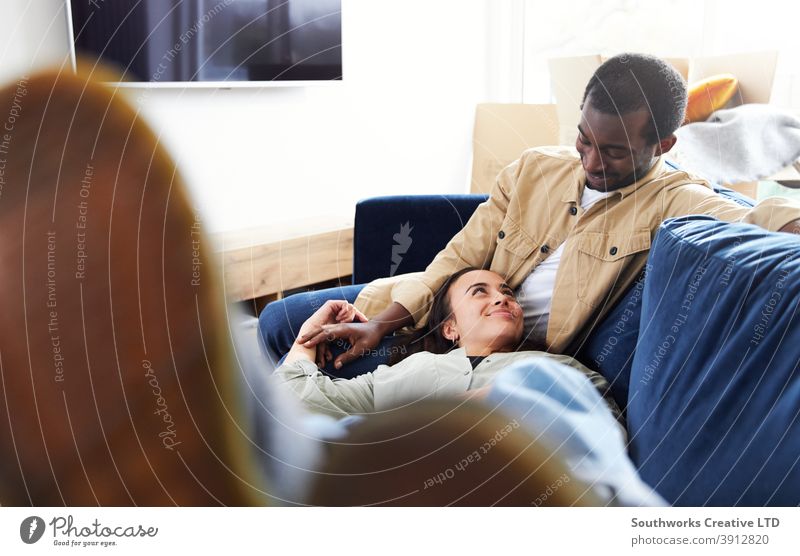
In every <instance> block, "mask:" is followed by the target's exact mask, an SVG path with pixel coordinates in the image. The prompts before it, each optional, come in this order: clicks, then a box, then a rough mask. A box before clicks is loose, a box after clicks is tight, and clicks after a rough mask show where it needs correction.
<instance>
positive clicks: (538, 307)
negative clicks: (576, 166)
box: [517, 187, 611, 342]
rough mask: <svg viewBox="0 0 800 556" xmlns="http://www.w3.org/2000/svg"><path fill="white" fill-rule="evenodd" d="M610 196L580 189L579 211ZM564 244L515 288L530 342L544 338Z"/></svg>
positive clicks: (587, 189)
mask: <svg viewBox="0 0 800 556" xmlns="http://www.w3.org/2000/svg"><path fill="white" fill-rule="evenodd" d="M610 194H611V193H606V192H602V191H595V190H593V189H589V188H588V187H584V188H583V195H582V196H581V208H582V209H583V210H584V211H586V210H588V209H589V207H591V206H592V205H593V204H595V203H596V202H597V201H599V200H601V199H604V198H606V197H608V196H609V195H610ZM566 244H567V242H564V243H562V244H561V245H559V247H558V249H556V250H555V251H553V252H552V253H551V254H550V256H549V257H547V258H546V259H545V260H543V261H542V262H541V263H539V266H537V267H536V268H535V269H533V272H531V273H530V274H529V275H528V277H527V278H525V281H524V282H522V284H520V286H519V288H518V289H517V300H518V301H519V303H520V305H522V314H523V316H524V319H525V334H526V335H528V336H527V337H528V338H530V339H531V340H534V341H539V342H544V340H545V337H546V336H547V321H548V320H549V318H550V307H551V305H552V303H553V288H555V285H556V274H557V273H558V263H559V262H561V254H562V253H563V252H564V246H565V245H566Z"/></svg>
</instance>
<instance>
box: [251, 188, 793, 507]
mask: <svg viewBox="0 0 800 556" xmlns="http://www.w3.org/2000/svg"><path fill="white" fill-rule="evenodd" d="M718 192H719V193H720V194H722V195H725V196H728V197H730V198H733V199H734V200H736V201H737V202H739V203H741V204H743V205H752V201H750V200H749V199H747V198H745V197H742V196H741V195H739V194H737V193H735V192H733V191H731V190H728V189H724V188H718ZM485 198H486V197H485V196H482V195H454V196H404V197H381V198H374V199H368V200H365V201H362V202H360V203H359V204H358V206H357V210H356V222H355V247H354V270H353V282H354V283H355V284H363V283H365V282H369V281H370V280H373V279H375V278H380V277H385V276H388V275H394V274H401V273H407V272H414V271H419V270H423V269H424V268H425V266H427V264H428V263H429V262H430V260H431V259H432V258H433V257H434V256H435V254H436V253H438V251H439V250H440V249H441V248H443V247H444V246H445V245H446V243H447V242H448V241H449V239H450V238H451V237H452V236H453V235H454V234H455V233H456V232H457V231H458V230H460V229H461V227H463V225H464V223H466V221H467V220H468V219H469V216H470V215H471V214H472V211H474V209H475V208H476V207H477V205H478V204H480V203H481V202H482V201H483V200H485ZM795 254H797V255H798V257H797V259H798V260H795V258H794V255H795ZM698 269H703V270H700V271H698ZM698 272H701V276H702V279H700V280H697V276H698ZM776 284H780V286H777V285H776ZM798 288H800V238H797V237H795V236H791V235H789V234H778V233H769V232H766V231H764V230H762V229H760V228H757V227H754V226H750V225H743V224H727V223H722V222H719V221H717V220H715V219H712V218H708V217H702V216H695V217H687V218H680V219H673V220H669V221H667V222H665V223H664V225H662V227H661V229H660V230H659V232H658V234H657V236H656V238H655V240H654V243H653V246H652V248H651V253H650V257H649V259H648V265H647V268H646V272H645V273H643V275H642V276H641V277H640V279H639V280H638V281H637V282H636V283H634V284H633V285H632V286H631V288H630V290H629V291H628V292H627V294H626V295H625V296H623V298H622V299H621V300H620V301H619V302H618V303H617V304H616V305H615V307H613V308H612V309H611V311H610V312H609V313H608V315H607V316H606V317H605V319H604V320H603V321H602V322H601V323H599V324H598V326H596V327H595V329H594V330H593V332H592V334H591V335H590V336H589V337H588V338H587V339H586V340H585V341H584V342H583V343H582V345H581V346H580V348H579V349H578V350H577V352H576V353H574V354H573V355H575V356H576V357H577V358H578V359H579V360H580V361H582V362H583V363H584V364H586V365H587V366H589V367H590V368H593V369H595V370H597V371H598V372H600V373H601V374H603V375H604V376H605V377H606V378H607V379H608V380H609V382H610V383H611V385H612V393H613V395H614V397H615V398H616V400H617V402H618V403H619V405H620V406H621V407H626V408H627V418H628V424H629V437H630V447H629V448H630V454H631V457H632V459H633V461H634V463H635V464H636V465H637V467H638V469H639V471H640V473H641V475H642V477H643V478H644V479H645V481H647V482H648V483H649V484H650V485H651V486H653V487H654V488H655V489H656V490H657V491H658V492H659V493H660V494H661V495H662V496H664V498H665V499H667V500H668V501H669V502H670V503H672V504H676V505H723V506H728V505H755V506H761V505H797V504H800V434H798V433H800V431H798V426H800V425H798V414H800V378H799V377H798V369H797V367H798V361H800V326H798V323H797V322H796V319H797V318H798V317H797V316H796V309H797V302H798V300H799V299H800V292H797V291H795V290H796V289H798ZM359 290H360V286H349V287H343V288H341V289H337V290H335V291H328V292H314V293H309V294H301V296H311V298H313V297H314V296H317V297H318V298H324V297H328V296H337V297H345V298H349V299H354V298H355V295H356V294H357V292H358V291H359ZM776 292H778V294H779V296H777V295H776ZM300 299H302V298H297V299H295V300H294V301H299V300H300ZM687 299H689V300H690V302H691V303H689V304H688V305H687V302H686V300H687ZM318 303H319V301H316V302H314V303H311V305H315V304H318ZM681 308H684V309H686V310H685V311H684V312H680V311H681ZM765 311H768V312H769V318H766V317H764V316H763V314H764V312H765ZM765 318H766V322H762V321H763V320H764V319H765ZM297 326H299V323H287V322H286V313H285V312H284V311H283V310H282V305H280V304H279V305H270V306H268V307H267V309H266V310H265V311H264V312H263V313H262V315H261V327H262V330H265V329H272V330H275V327H283V330H284V333H285V334H286V335H287V338H290V337H291V336H292V329H293V328H294V329H295V330H296V327H297ZM754 339H755V341H756V344H754V345H751V342H752V341H753V340H754ZM391 342H392V340H391V339H388V338H387V339H386V340H385V344H384V346H390V345H391ZM379 351H380V353H379V357H377V358H375V357H373V359H372V360H360V361H359V362H356V364H355V365H353V364H351V365H348V366H347V367H346V368H345V369H343V370H342V371H340V372H339V373H333V371H332V370H329V371H330V372H331V373H332V374H337V375H338V376H343V377H349V376H354V375H356V374H359V373H361V372H364V371H365V370H367V369H374V368H375V366H376V364H378V363H379V362H383V361H385V358H381V357H380V355H383V354H384V353H386V352H388V351H389V350H382V351H381V350H379Z"/></svg>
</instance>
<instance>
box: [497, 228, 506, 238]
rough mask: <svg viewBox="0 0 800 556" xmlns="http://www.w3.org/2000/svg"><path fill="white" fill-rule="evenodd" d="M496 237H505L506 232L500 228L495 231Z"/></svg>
mask: <svg viewBox="0 0 800 556" xmlns="http://www.w3.org/2000/svg"><path fill="white" fill-rule="evenodd" d="M497 237H499V238H500V239H503V238H504V237H506V233H505V232H504V231H503V230H500V231H499V232H498V233H497Z"/></svg>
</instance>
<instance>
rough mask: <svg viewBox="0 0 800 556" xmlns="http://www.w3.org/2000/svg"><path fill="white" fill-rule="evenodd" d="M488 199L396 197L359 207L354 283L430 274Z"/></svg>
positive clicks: (385, 198)
mask: <svg viewBox="0 0 800 556" xmlns="http://www.w3.org/2000/svg"><path fill="white" fill-rule="evenodd" d="M486 199H487V195H397V196H386V197H373V198H371V199H365V200H362V201H359V203H358V204H357V205H356V217H355V228H354V232H353V283H354V284H362V283H365V282H370V281H372V280H375V279H376V278H385V277H387V276H394V275H395V274H404V273H407V272H417V271H421V270H425V268H426V267H427V266H428V264H429V263H430V262H431V261H432V260H433V258H434V257H435V256H436V254H437V253H438V252H439V251H441V250H442V249H443V248H444V247H445V246H446V245H447V243H448V242H449V241H450V239H452V237H453V236H454V235H455V234H456V233H458V232H459V231H460V230H461V228H463V227H464V224H466V223H467V220H469V218H470V216H472V213H473V212H474V211H475V209H476V208H477V207H478V205H479V204H480V203H482V202H484V201H485V200H486Z"/></svg>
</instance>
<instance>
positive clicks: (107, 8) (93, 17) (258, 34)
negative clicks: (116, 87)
mask: <svg viewBox="0 0 800 556" xmlns="http://www.w3.org/2000/svg"><path fill="white" fill-rule="evenodd" d="M69 3H70V6H69V7H70V16H71V21H70V27H71V33H72V38H73V44H74V49H75V50H74V52H75V54H76V55H77V56H81V54H82V53H85V54H87V55H88V56H90V57H94V58H99V59H101V60H103V61H105V62H107V63H111V64H113V65H115V66H117V68H118V69H120V70H121V71H122V73H123V77H124V79H125V80H126V81H127V82H134V83H151V84H165V85H167V84H177V85H185V84H187V83H195V84H201V83H202V84H207V85H212V84H222V85H223V86H230V85H237V84H254V85H259V84H268V83H285V84H289V83H294V82H308V81H332V80H333V81H335V80H341V79H342V17H341V0H69Z"/></svg>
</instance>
